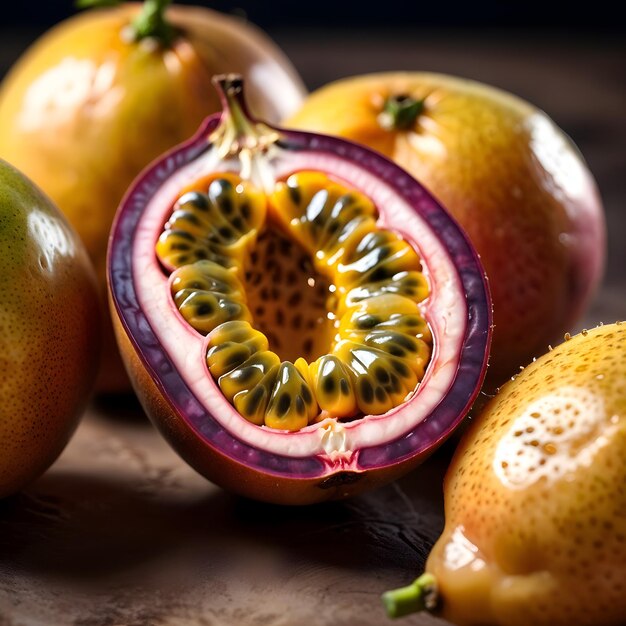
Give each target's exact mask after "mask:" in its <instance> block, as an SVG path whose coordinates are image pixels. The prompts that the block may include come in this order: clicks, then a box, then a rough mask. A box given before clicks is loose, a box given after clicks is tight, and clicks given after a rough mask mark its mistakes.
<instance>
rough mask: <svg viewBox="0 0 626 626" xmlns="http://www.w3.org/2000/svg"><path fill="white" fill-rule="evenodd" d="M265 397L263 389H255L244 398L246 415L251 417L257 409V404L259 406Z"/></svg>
mask: <svg viewBox="0 0 626 626" xmlns="http://www.w3.org/2000/svg"><path fill="white" fill-rule="evenodd" d="M264 396H265V389H263V387H260V386H259V387H255V388H254V389H253V390H252V391H251V392H250V393H249V394H248V397H247V398H246V405H247V406H246V410H247V412H248V415H252V414H253V413H255V412H256V410H257V409H258V408H259V404H261V400H263V397H264Z"/></svg>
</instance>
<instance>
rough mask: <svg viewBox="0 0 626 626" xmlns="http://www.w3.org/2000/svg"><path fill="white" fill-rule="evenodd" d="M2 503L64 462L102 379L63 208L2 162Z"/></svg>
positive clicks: (90, 283) (88, 294) (75, 245)
mask: <svg viewBox="0 0 626 626" xmlns="http://www.w3.org/2000/svg"><path fill="white" fill-rule="evenodd" d="M0 259H2V272H1V273H0V380H1V381H2V384H1V385H0V497H4V496H6V495H8V494H11V493H14V492H15V491H17V490H18V489H20V488H21V487H23V486H24V485H26V484H27V483H28V482H30V481H31V480H33V479H34V478H36V477H37V476H39V474H41V473H42V472H43V471H44V470H45V469H46V468H47V467H48V466H49V465H50V464H51V463H52V462H53V461H54V460H55V459H56V457H57V456H58V455H59V453H60V452H61V450H62V449H63V447H64V446H65V444H66V443H67V440H68V439H69V437H70V435H71V434H72V432H73V430H74V428H75V426H76V423H77V420H78V418H79V416H80V414H81V411H82V409H83V407H84V404H85V402H86V400H87V396H88V394H89V392H90V390H91V388H92V385H93V381H94V378H95V374H96V367H97V363H98V353H99V347H100V344H99V335H100V332H99V331H100V318H99V307H98V295H97V289H96V281H95V275H94V272H93V269H92V267H91V264H90V262H89V259H88V257H87V253H86V252H85V250H84V248H83V245H82V243H81V242H80V240H79V238H78V236H77V235H76V233H75V232H74V231H73V230H72V229H71V227H69V226H68V224H67V222H66V221H65V219H64V218H63V217H62V216H61V214H60V213H59V211H58V210H57V209H56V207H55V206H54V205H53V204H52V202H50V200H49V199H48V198H46V197H45V196H44V195H43V194H42V193H41V191H40V190H39V189H37V187H35V186H34V185H33V184H32V183H31V182H30V181H29V180H28V179H27V178H26V177H25V176H23V175H22V174H21V173H20V172H18V171H17V170H16V169H14V168H13V167H12V166H10V165H9V164H8V163H6V162H4V161H2V160H0Z"/></svg>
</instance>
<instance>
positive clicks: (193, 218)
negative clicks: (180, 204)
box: [177, 213, 200, 226]
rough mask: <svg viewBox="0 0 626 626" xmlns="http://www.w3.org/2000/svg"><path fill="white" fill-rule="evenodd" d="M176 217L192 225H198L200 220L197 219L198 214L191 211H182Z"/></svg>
mask: <svg viewBox="0 0 626 626" xmlns="http://www.w3.org/2000/svg"><path fill="white" fill-rule="evenodd" d="M177 219H180V220H184V221H185V222H189V223H190V224H193V225H194V226H200V220H199V219H198V216H197V215H194V214H193V213H183V215H181V216H180V217H179V218H177Z"/></svg>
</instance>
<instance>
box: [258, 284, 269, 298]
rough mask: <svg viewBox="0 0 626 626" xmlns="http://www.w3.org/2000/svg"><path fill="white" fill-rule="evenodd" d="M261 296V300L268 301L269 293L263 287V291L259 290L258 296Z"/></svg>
mask: <svg viewBox="0 0 626 626" xmlns="http://www.w3.org/2000/svg"><path fill="white" fill-rule="evenodd" d="M259 295H260V296H261V298H263V300H269V297H270V291H269V289H268V288H267V287H263V289H261V293H260V294H259Z"/></svg>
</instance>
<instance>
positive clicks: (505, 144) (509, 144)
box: [285, 73, 605, 388]
mask: <svg viewBox="0 0 626 626" xmlns="http://www.w3.org/2000/svg"><path fill="white" fill-rule="evenodd" d="M394 95H395V96H398V95H408V96H412V97H413V98H415V99H417V100H422V99H423V101H424V110H423V111H422V113H421V114H420V115H418V117H417V119H416V121H415V124H414V125H413V126H412V127H411V128H409V129H408V130H400V131H390V130H386V129H385V128H383V127H382V126H381V125H380V123H379V115H380V113H381V111H382V108H383V105H384V103H385V100H386V99H387V98H388V97H390V96H394ZM285 124H286V125H288V126H289V127H293V128H301V129H304V130H310V131H313V132H320V133H329V134H333V135H338V136H341V137H345V138H347V139H351V140H353V141H356V142H359V143H363V144H365V145H367V146H369V147H370V148H374V149H376V150H378V151H380V152H382V153H383V154H384V155H386V156H388V157H389V158H392V159H393V160H395V161H396V162H397V163H398V164H399V165H401V166H402V167H404V168H405V169H406V170H407V171H408V172H410V173H411V174H412V175H413V176H415V178H417V179H418V180H419V181H420V182H421V183H423V184H424V185H425V186H426V187H427V188H428V189H429V190H430V191H431V192H432V193H433V194H434V195H435V196H436V197H437V198H438V199H439V200H440V201H441V202H442V204H443V205H444V206H445V207H446V208H447V209H448V210H449V211H450V212H451V213H452V215H453V216H454V217H455V218H456V219H457V220H458V221H459V223H460V224H461V226H463V228H464V229H465V230H466V232H467V233H468V235H469V237H470V239H471V241H472V243H473V244H474V246H475V247H476V249H477V250H478V252H479V254H480V256H481V260H482V262H483V265H484V266H485V270H486V272H487V276H488V277H489V280H490V286H491V291H492V296H493V302H494V323H495V329H494V340H493V347H492V353H491V362H490V368H489V373H488V378H487V385H488V386H489V387H492V388H493V387H495V386H497V385H499V384H501V383H502V382H504V381H505V380H506V379H507V378H508V377H510V376H511V375H512V374H514V373H515V372H517V371H518V368H519V366H520V365H522V366H523V365H526V364H528V363H529V362H530V361H531V359H532V358H533V357H535V356H538V355H540V354H542V353H543V352H544V351H545V349H546V346H547V345H548V344H549V343H554V342H555V340H557V339H558V338H559V337H561V336H562V335H563V333H564V332H565V331H567V330H569V329H570V328H571V326H572V324H574V323H575V321H576V320H577V319H578V318H579V317H580V315H581V314H582V312H583V311H584V309H585V307H586V306H587V304H588V302H589V300H590V297H591V296H592V294H593V292H594V290H595V288H596V287H597V285H598V282H599V280H600V278H601V274H602V270H603V265H604V255H605V230H604V229H605V227H604V215H603V209H602V204H601V201H600V198H599V195H598V192H597V189H596V185H595V182H594V180H593V178H592V176H591V174H590V172H589V170H588V169H587V167H586V165H585V163H584V161H583V160H582V158H581V156H580V154H579V152H578V151H577V150H576V147H575V146H574V145H573V144H572V143H571V142H570V141H569V139H568V138H567V137H566V136H565V135H564V133H563V132H562V131H560V130H559V129H558V128H557V127H556V125H555V124H554V123H553V122H552V121H551V120H550V119H549V118H548V116H547V115H545V113H543V112H542V111H540V110H538V109H536V108H535V107H533V106H531V105H530V104H528V103H526V102H524V101H522V100H520V99H518V98H516V97H514V96H512V95H510V94H507V93H505V92H503V91H500V90H497V89H495V88H492V87H488V86H485V85H481V84H479V83H475V82H472V81H468V80H462V79H459V78H453V77H449V76H443V75H437V74H427V73H386V74H373V75H369V76H362V77H355V78H350V79H345V80H341V81H338V82H336V83H333V84H331V85H328V86H326V87H323V88H321V89H320V90H318V91H316V92H314V93H313V94H311V95H310V96H309V98H308V99H307V101H306V102H305V104H304V105H303V107H302V109H300V111H299V112H298V113H296V114H295V115H294V116H292V117H291V118H289V119H288V120H287V121H286V122H285Z"/></svg>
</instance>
